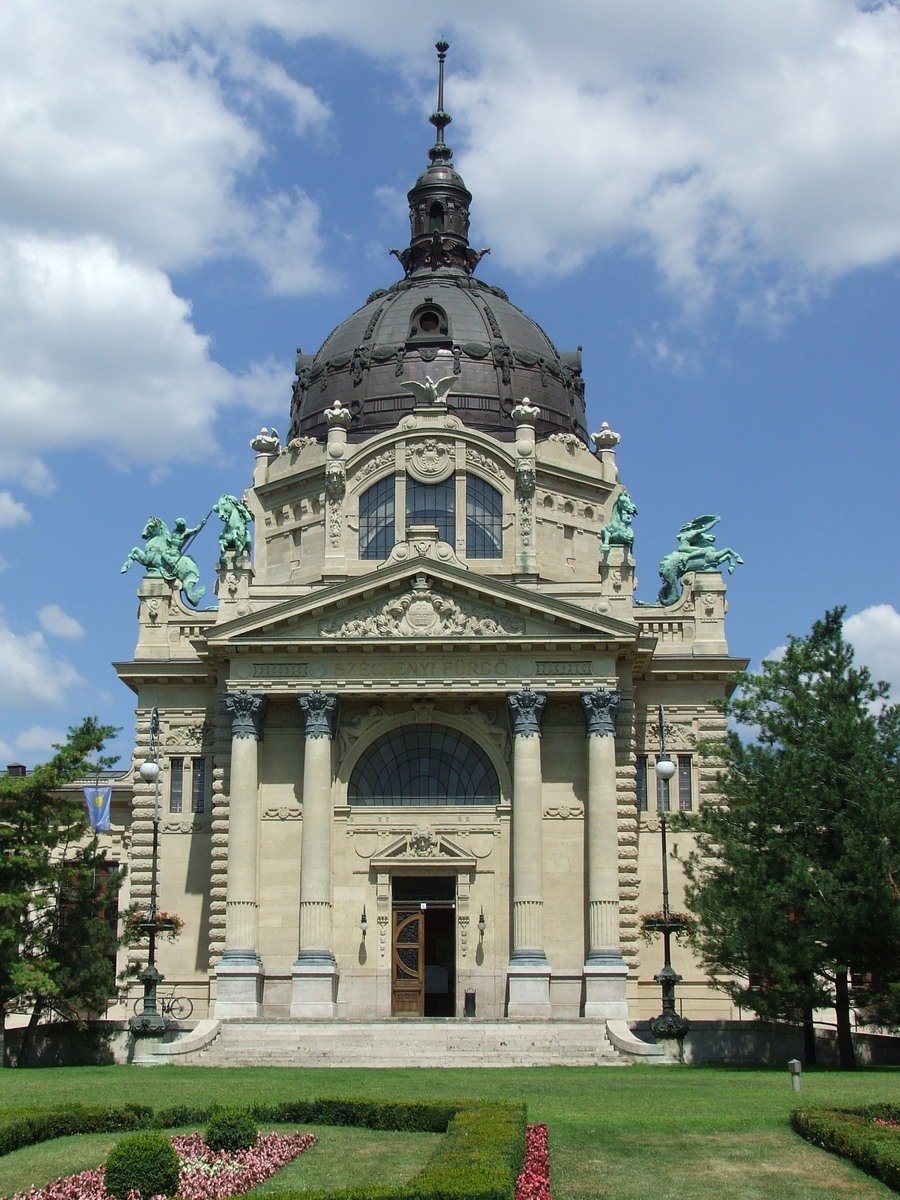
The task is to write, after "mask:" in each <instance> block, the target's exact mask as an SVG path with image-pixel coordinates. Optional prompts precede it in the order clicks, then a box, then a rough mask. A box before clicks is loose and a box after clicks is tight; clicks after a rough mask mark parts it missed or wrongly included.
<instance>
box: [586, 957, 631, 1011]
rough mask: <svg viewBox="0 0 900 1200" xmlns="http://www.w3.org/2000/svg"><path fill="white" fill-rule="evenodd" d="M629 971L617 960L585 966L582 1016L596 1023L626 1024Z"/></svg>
mask: <svg viewBox="0 0 900 1200" xmlns="http://www.w3.org/2000/svg"><path fill="white" fill-rule="evenodd" d="M627 980H628V967H627V965H626V963H625V960H624V959H623V958H622V957H621V956H620V957H619V958H618V959H615V958H611V959H609V960H608V961H607V962H602V961H598V960H595V961H594V962H590V961H588V962H586V963H585V964H584V1015H585V1017H587V1018H588V1019H590V1020H597V1021H627V1020H628V1002H627V1000H626V999H625V985H626V982H627Z"/></svg>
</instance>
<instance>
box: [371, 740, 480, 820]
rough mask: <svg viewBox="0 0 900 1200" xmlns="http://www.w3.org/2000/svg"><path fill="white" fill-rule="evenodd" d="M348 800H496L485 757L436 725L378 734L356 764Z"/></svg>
mask: <svg viewBox="0 0 900 1200" xmlns="http://www.w3.org/2000/svg"><path fill="white" fill-rule="evenodd" d="M347 799H348V801H349V803H350V804H365V805H376V804H377V805H381V804H390V805H400V806H403V807H413V806H416V805H449V804H498V803H499V801H500V783H499V780H498V779H497V772H496V771H495V770H494V766H493V764H492V763H491V761H490V759H489V758H488V757H487V755H486V754H485V752H484V751H483V750H482V749H481V747H480V746H478V745H476V743H475V742H473V741H472V739H471V738H470V737H467V736H466V734H464V733H460V732H458V731H457V730H455V729H448V728H446V727H444V726H441V725H411V726H404V727H403V728H402V729H397V730H394V731H393V732H391V733H386V734H383V735H382V736H381V737H380V738H378V739H377V740H376V741H374V742H373V743H372V745H371V746H369V747H368V749H367V750H366V751H365V752H364V754H363V755H362V757H361V758H360V760H359V762H358V763H357V764H356V766H355V768H354V770H353V774H352V775H351V777H350V785H349V788H348V792H347Z"/></svg>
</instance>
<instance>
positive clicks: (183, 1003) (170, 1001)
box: [134, 992, 194, 1021]
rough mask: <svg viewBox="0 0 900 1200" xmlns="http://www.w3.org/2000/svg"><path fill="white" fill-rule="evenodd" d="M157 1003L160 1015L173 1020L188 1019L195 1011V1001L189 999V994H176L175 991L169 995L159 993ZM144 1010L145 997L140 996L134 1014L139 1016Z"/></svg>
mask: <svg viewBox="0 0 900 1200" xmlns="http://www.w3.org/2000/svg"><path fill="white" fill-rule="evenodd" d="M156 1003H157V1006H158V1008H159V1012H160V1015H161V1016H163V1017H171V1018H172V1020H173V1021H186V1020H187V1019H188V1018H189V1017H190V1015H191V1013H192V1012H193V1011H194V1004H193V1001H191V1000H189V999H188V998H187V996H176V995H175V994H174V992H172V993H170V994H169V995H168V996H159V995H157V997H156ZM143 1011H144V997H143V996H138V998H137V1000H135V1002H134V1014H135V1016H136V1017H139V1016H140V1015H141V1013H142V1012H143Z"/></svg>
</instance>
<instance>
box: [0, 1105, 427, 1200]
mask: <svg viewBox="0 0 900 1200" xmlns="http://www.w3.org/2000/svg"><path fill="white" fill-rule="evenodd" d="M260 1129H261V1130H262V1131H263V1132H265V1133H270V1132H271V1131H272V1130H273V1129H274V1130H276V1131H277V1132H279V1133H288V1132H290V1133H296V1132H298V1131H299V1132H300V1133H314V1134H315V1135H316V1144H315V1146H313V1147H312V1149H310V1150H306V1151H305V1152H304V1153H303V1154H301V1155H300V1157H299V1158H296V1159H294V1161H293V1162H291V1163H288V1165H287V1166H286V1167H283V1168H282V1169H281V1170H280V1171H279V1172H278V1173H277V1175H275V1176H273V1178H272V1179H270V1180H267V1181H266V1183H264V1184H260V1186H259V1187H258V1188H255V1189H254V1191H252V1192H249V1193H248V1195H251V1196H265V1195H269V1194H270V1193H272V1192H277V1191H280V1190H282V1189H285V1188H288V1187H297V1188H301V1187H302V1188H323V1189H324V1188H335V1189H336V1188H339V1187H355V1186H356V1185H363V1184H372V1183H374V1182H377V1183H382V1184H392V1183H404V1182H405V1181H406V1180H408V1179H410V1178H412V1176H413V1175H415V1174H416V1173H417V1172H418V1171H420V1170H421V1169H422V1167H424V1165H425V1163H426V1161H427V1160H428V1159H429V1158H430V1156H431V1154H432V1152H433V1151H434V1149H435V1146H436V1145H437V1143H438V1141H439V1140H440V1136H441V1135H440V1134H435V1133H384V1132H375V1131H374V1130H371V1129H345V1128H338V1127H337V1126H333V1125H332V1126H328V1125H325V1126H323V1125H315V1126H314V1125H300V1126H298V1125H272V1124H271V1122H265V1121H263V1122H261V1123H260ZM173 1132H179V1133H185V1132H187V1130H186V1129H185V1130H177V1131H173ZM122 1136H123V1134H121V1133H90V1134H82V1135H81V1136H80V1137H65V1138H55V1139H54V1140H53V1141H52V1142H42V1143H41V1144H40V1145H37V1146H27V1147H25V1148H24V1149H22V1150H15V1151H13V1153H12V1154H7V1155H4V1156H2V1157H0V1196H11V1195H13V1194H14V1193H15V1192H17V1191H27V1189H28V1188H29V1187H31V1186H35V1187H43V1186H45V1185H46V1184H48V1183H51V1182H52V1181H53V1180H54V1179H58V1178H59V1177H60V1176H61V1175H75V1174H77V1173H78V1172H79V1171H88V1170H92V1169H93V1168H94V1167H98V1166H100V1164H101V1163H103V1162H104V1161H105V1160H106V1156H107V1154H108V1153H109V1151H110V1150H111V1149H112V1147H113V1146H114V1145H115V1144H116V1142H117V1141H118V1140H119V1139H120V1138H121V1137H122Z"/></svg>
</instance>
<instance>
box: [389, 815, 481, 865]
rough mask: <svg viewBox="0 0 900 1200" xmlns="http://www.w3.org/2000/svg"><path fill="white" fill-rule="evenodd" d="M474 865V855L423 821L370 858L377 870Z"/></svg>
mask: <svg viewBox="0 0 900 1200" xmlns="http://www.w3.org/2000/svg"><path fill="white" fill-rule="evenodd" d="M475 865H476V859H475V856H474V855H473V854H471V853H467V852H466V851H465V850H463V849H462V847H461V846H459V845H458V844H457V843H456V842H455V841H453V840H452V839H451V838H449V837H447V835H446V834H444V833H439V832H438V831H436V830H434V829H433V828H432V827H431V826H430V825H427V824H424V823H423V824H421V825H417V826H416V827H415V829H412V830H410V832H409V833H405V834H403V835H402V836H401V837H399V838H397V839H396V841H394V842H391V843H390V845H388V846H387V847H385V849H384V850H382V851H381V852H380V853H378V854H375V855H373V856H372V858H371V859H370V860H369V866H370V867H372V868H374V870H376V871H390V870H396V869H397V867H404V868H407V869H415V868H421V867H443V868H446V869H448V870H451V871H453V870H457V871H458V870H464V869H465V870H474V868H475Z"/></svg>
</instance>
